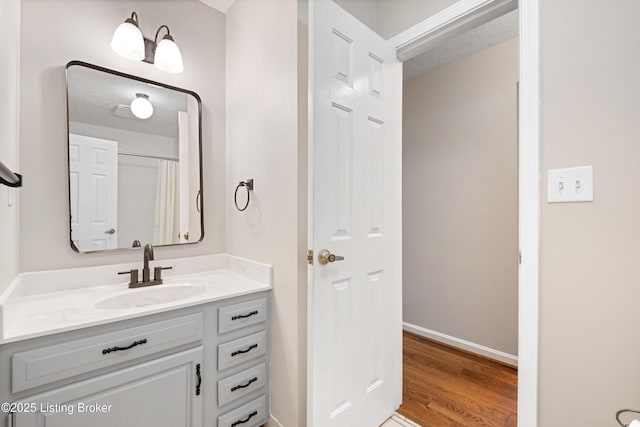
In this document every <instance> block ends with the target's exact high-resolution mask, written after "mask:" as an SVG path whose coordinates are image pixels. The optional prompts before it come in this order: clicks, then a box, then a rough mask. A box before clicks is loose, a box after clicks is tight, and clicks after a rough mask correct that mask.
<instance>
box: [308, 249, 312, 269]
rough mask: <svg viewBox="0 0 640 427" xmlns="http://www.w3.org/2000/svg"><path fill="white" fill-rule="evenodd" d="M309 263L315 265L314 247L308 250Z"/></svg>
mask: <svg viewBox="0 0 640 427" xmlns="http://www.w3.org/2000/svg"><path fill="white" fill-rule="evenodd" d="M307 264H309V265H313V249H309V250H308V251H307Z"/></svg>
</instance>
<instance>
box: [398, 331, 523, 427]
mask: <svg viewBox="0 0 640 427" xmlns="http://www.w3.org/2000/svg"><path fill="white" fill-rule="evenodd" d="M403 347H404V357H403V359H404V365H403V371H404V372H403V383H404V385H403V388H404V389H403V396H402V397H403V402H404V403H403V404H402V406H401V407H400V409H398V412H399V413H400V414H402V415H404V416H405V417H407V418H409V419H411V420H413V421H415V422H416V423H418V424H420V425H422V426H424V427H444V426H460V427H473V426H500V427H512V426H513V427H516V424H517V389H518V371H517V370H516V369H513V368H510V367H507V366H504V365H501V364H499V363H496V362H493V361H490V360H488V359H484V358H482V357H479V356H476V355H473V354H470V353H466V352H462V351H459V350H456V349H454V348H451V347H448V346H445V345H442V344H439V343H437V342H434V341H430V340H427V339H426V338H423V337H420V336H417V335H414V334H412V333H409V332H404V344H403Z"/></svg>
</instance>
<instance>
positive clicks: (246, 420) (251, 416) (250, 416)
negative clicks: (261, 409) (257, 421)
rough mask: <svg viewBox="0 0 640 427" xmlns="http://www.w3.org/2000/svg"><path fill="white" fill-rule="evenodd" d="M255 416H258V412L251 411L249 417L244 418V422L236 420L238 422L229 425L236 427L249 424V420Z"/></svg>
mask: <svg viewBox="0 0 640 427" xmlns="http://www.w3.org/2000/svg"><path fill="white" fill-rule="evenodd" d="M256 415H258V411H253V412H252V413H250V414H249V416H248V417H247V418H245V419H244V420H238V421H234V422H233V423H231V427H236V426H237V425H240V424H244V423H247V422H249V420H250V419H251V418H253V417H255V416H256Z"/></svg>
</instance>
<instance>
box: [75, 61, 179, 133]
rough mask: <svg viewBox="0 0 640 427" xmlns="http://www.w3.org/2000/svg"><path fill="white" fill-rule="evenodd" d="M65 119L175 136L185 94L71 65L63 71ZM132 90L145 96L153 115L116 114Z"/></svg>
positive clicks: (131, 93)
mask: <svg viewBox="0 0 640 427" xmlns="http://www.w3.org/2000/svg"><path fill="white" fill-rule="evenodd" d="M67 85H68V86H67V88H68V89H67V90H68V93H69V95H68V96H69V120H70V121H74V122H80V123H89V124H92V125H97V126H105V127H111V128H118V129H126V130H130V131H133V132H140V133H146V134H152V135H160V136H167V137H172V138H177V136H178V111H187V96H189V95H187V94H185V93H182V92H178V91H175V90H170V89H166V88H163V87H159V86H155V85H152V84H148V83H144V82H140V81H137V80H131V79H128V78H125V77H120V76H116V75H114V74H109V73H105V72H102V71H98V70H94V69H91V68H86V67H83V66H76V65H74V66H71V67H69V69H68V71H67ZM136 93H144V94H146V95H148V96H149V101H151V104H153V115H152V116H151V118H149V119H146V120H139V119H136V118H134V117H133V116H132V117H131V118H125V117H118V116H116V115H115V114H114V112H115V109H116V107H117V106H118V105H121V104H122V105H127V106H128V105H129V104H130V103H131V100H132V99H134V98H135V97H136Z"/></svg>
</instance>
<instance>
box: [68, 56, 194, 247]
mask: <svg viewBox="0 0 640 427" xmlns="http://www.w3.org/2000/svg"><path fill="white" fill-rule="evenodd" d="M67 110H68V134H69V145H68V154H69V210H70V215H69V217H70V224H71V246H72V248H73V249H74V250H76V251H78V252H83V253H84V252H97V251H105V250H115V249H124V248H131V247H137V246H140V245H142V246H144V245H145V244H147V243H151V244H152V245H154V246H163V245H178V244H187V243H197V242H199V241H201V240H202V238H203V237H204V227H203V215H202V197H201V195H202V156H201V151H202V147H201V146H202V136H201V128H202V125H201V116H202V113H201V111H202V106H201V101H200V97H199V96H198V95H197V94H196V93H195V92H192V91H189V90H185V89H180V88H176V87H172V86H169V85H165V84H162V83H158V82H153V81H150V80H146V79H143V78H140V77H136V76H132V75H128V74H123V73H120V72H117V71H114V70H109V69H107V68H103V67H99V66H96V65H92V64H88V63H85V62H81V61H71V62H69V63H68V64H67Z"/></svg>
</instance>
